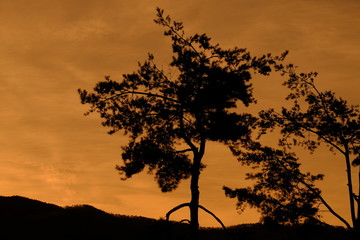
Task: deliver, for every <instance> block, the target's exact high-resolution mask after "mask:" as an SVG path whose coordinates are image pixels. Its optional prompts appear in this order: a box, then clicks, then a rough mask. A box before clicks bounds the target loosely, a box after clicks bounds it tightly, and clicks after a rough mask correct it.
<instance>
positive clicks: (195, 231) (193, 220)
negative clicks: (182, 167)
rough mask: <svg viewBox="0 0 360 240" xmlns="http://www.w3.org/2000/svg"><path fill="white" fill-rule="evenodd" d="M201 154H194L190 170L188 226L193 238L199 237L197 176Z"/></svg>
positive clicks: (195, 239)
mask: <svg viewBox="0 0 360 240" xmlns="http://www.w3.org/2000/svg"><path fill="white" fill-rule="evenodd" d="M200 163H201V156H199V154H195V156H194V162H193V166H192V171H191V183H190V190H191V201H190V226H191V235H192V239H193V240H197V239H198V238H199V198H200V191H199V176H200V166H201V164H200Z"/></svg>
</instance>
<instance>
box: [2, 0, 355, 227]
mask: <svg viewBox="0 0 360 240" xmlns="http://www.w3.org/2000/svg"><path fill="white" fill-rule="evenodd" d="M156 6H159V7H161V8H165V9H166V11H167V12H168V13H169V14H170V15H171V16H172V17H173V18H174V19H177V20H181V21H183V22H184V25H185V28H186V29H187V30H188V32H190V33H195V32H198V33H207V34H208V35H209V36H210V37H212V39H213V41H214V42H218V43H220V44H221V45H222V46H223V47H224V48H228V47H229V48H230V47H234V46H238V47H247V48H248V49H249V50H250V51H251V52H252V53H254V54H259V55H260V54H264V53H268V52H271V53H274V54H280V53H281V52H282V51H283V50H290V55H289V57H288V60H289V61H291V62H294V63H295V64H296V65H298V66H300V69H301V70H303V71H312V70H315V71H317V72H319V73H320V75H319V78H318V86H319V88H321V89H323V90H328V89H331V90H333V91H335V92H336V93H337V94H338V95H339V96H342V97H344V98H345V99H347V100H348V101H349V102H350V103H352V104H359V103H360V96H359V93H358V92H359V79H358V76H359V75H360V63H359V60H360V46H359V43H360V1H358V0H343V1H339V0H338V1H331V0H316V1H315V0H313V1H310V0H302V1H300V0H293V1H288V0H281V1H280V0H279V1H276V0H274V1H268V0H257V1H250V0H248V1H245V0H221V1H220V0H219V1H215V0H199V1H194V0H179V1H171V0H168V1H165V0H162V1H160V0H158V1H156V0H155V1H148V0H138V1H136V0H107V1H104V0H59V1H52V0H32V1H27V0H1V1H0V23H1V28H0V32H1V34H0V56H1V57H0V100H1V104H0V113H1V118H0V129H1V134H0V146H1V147H0V195H5V196H9V195H21V196H26V197H30V198H35V199H39V200H42V201H46V202H51V203H55V204H58V205H61V206H65V205H73V204H81V203H86V204H91V205H93V206H95V207H97V208H100V209H103V210H105V211H109V212H112V213H119V214H129V215H142V216H147V217H153V218H159V217H164V215H165V213H166V211H167V210H169V209H170V208H172V207H173V206H175V205H177V204H180V203H182V202H187V201H189V191H188V189H189V187H188V185H189V182H188V181H184V182H183V183H182V184H181V185H180V187H179V189H177V190H176V191H174V192H172V193H166V194H164V193H161V192H160V190H159V188H158V187H157V184H156V182H155V181H154V180H153V177H152V176H149V175H146V174H145V173H144V174H140V175H138V176H134V177H133V178H132V179H129V180H127V181H125V182H123V181H120V177H119V175H118V173H117V172H116V170H115V165H116V164H121V149H120V146H121V145H123V144H124V143H125V142H126V141H127V139H126V137H123V136H121V135H117V136H115V135H114V136H109V135H107V134H106V132H107V130H108V129H105V128H104V127H102V126H101V124H100V119H99V117H98V116H96V115H92V116H89V117H84V115H83V113H84V112H85V111H86V109H87V106H83V105H81V104H80V100H79V96H78V94H77V89H78V88H83V89H91V88H92V87H93V86H94V85H95V83H96V82H98V81H100V80H103V77H104V76H105V75H111V76H112V78H113V79H114V80H116V79H118V80H120V79H121V74H123V73H130V72H132V71H134V70H136V68H137V61H142V60H145V59H146V56H147V53H148V52H152V53H154V55H155V57H156V59H158V61H159V63H160V64H163V66H164V68H166V63H167V62H169V60H170V58H169V56H170V55H169V53H170V45H169V44H170V42H169V41H168V39H166V38H165V37H163V35H162V32H163V29H162V28H161V27H159V26H157V25H156V24H154V23H153V21H152V19H154V17H155V7H156ZM266 80H267V81H264V82H256V83H255V97H256V98H258V101H259V103H258V105H257V106H256V109H260V108H268V107H277V106H281V104H283V97H284V96H285V95H286V89H285V88H284V87H282V86H281V82H282V80H283V79H281V77H279V76H275V77H273V78H271V79H266ZM299 156H301V157H302V159H303V168H304V169H305V170H311V171H313V172H314V173H325V180H324V181H323V182H322V183H321V184H320V187H321V188H322V190H323V193H324V197H325V198H326V199H328V201H329V203H330V204H332V205H333V206H334V208H335V209H336V210H337V211H338V212H340V213H341V214H343V215H345V217H346V219H349V217H348V210H347V209H348V205H347V195H346V192H345V190H346V185H345V184H346V183H345V168H344V163H343V162H342V159H339V158H340V155H337V156H333V155H332V154H331V153H329V152H328V151H327V150H326V149H325V148H323V149H321V150H320V151H318V152H316V153H315V154H313V155H309V154H306V153H301V154H299ZM204 162H205V164H207V166H208V167H207V168H206V169H205V170H204V171H203V173H202V175H201V179H200V191H201V196H200V198H201V199H200V201H201V204H202V205H203V206H205V207H207V208H208V209H211V210H212V211H213V212H214V213H215V214H217V215H218V216H219V217H220V218H221V219H222V220H223V222H224V223H225V224H226V225H233V224H238V223H245V222H256V221H257V220H258V217H259V215H258V214H257V213H256V211H254V210H250V211H246V212H245V213H244V214H242V215H238V214H237V212H236V209H235V200H231V199H228V198H226V197H225V196H224V193H223V191H222V186H223V185H226V186H229V187H242V186H246V184H247V183H246V181H244V180H243V179H244V173H245V172H246V169H244V167H241V166H240V164H238V163H237V162H236V159H235V158H234V157H232V155H231V154H230V153H229V151H228V150H227V149H226V148H225V147H223V146H221V145H219V144H214V143H211V144H209V145H208V147H207V153H206V155H205V158H204ZM355 189H358V188H357V186H355ZM185 214H187V212H186V210H182V213H176V214H175V215H174V217H175V218H180V217H182V215H185ZM323 216H324V219H325V220H327V221H328V222H329V223H332V224H339V225H340V223H339V222H338V221H336V219H334V218H333V217H331V215H330V214H329V213H326V212H324V213H323ZM200 224H201V225H203V226H217V224H216V222H215V221H213V220H212V219H211V218H210V216H207V215H201V219H200Z"/></svg>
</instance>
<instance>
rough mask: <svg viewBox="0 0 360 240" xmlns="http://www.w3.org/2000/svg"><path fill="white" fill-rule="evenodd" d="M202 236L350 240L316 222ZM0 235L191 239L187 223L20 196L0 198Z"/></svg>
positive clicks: (203, 236) (245, 227)
mask: <svg viewBox="0 0 360 240" xmlns="http://www.w3.org/2000/svg"><path fill="white" fill-rule="evenodd" d="M200 237H201V239H204V240H205V239H206V240H213V239H216V240H222V239H224V240H234V239H246V240H259V239H266V240H273V239H276V240H287V239H289V240H290V239H291V240H300V239H301V240H303V239H306V240H321V239H326V240H333V239H334V240H335V239H343V240H347V239H351V238H350V237H349V234H348V232H347V231H345V230H344V229H343V228H335V227H324V226H318V225H298V226H273V225H272V226H266V225H265V226H264V225H261V224H250V225H238V226H233V227H230V228H229V229H228V232H224V231H223V230H222V229H218V228H203V229H201V231H200ZM0 239H1V240H2V239H4V240H7V239H22V240H27V239H40V240H41V239H47V240H48V239H51V240H57V239H66V240H71V239H101V240H102V239H104V240H106V239H134V240H137V239H154V240H156V239H159V240H165V239H166V240H178V239H179V240H180V239H189V228H188V225H187V224H179V223H174V222H172V223H168V222H165V221H163V220H155V219H150V218H145V217H131V216H124V215H113V214H109V213H106V212H104V211H102V210H99V209H96V208H94V207H92V206H89V205H76V206H71V207H65V208H62V207H59V206H56V205H54V204H49V203H44V202H41V201H37V200H32V199H28V198H24V197H19V196H13V197H0Z"/></svg>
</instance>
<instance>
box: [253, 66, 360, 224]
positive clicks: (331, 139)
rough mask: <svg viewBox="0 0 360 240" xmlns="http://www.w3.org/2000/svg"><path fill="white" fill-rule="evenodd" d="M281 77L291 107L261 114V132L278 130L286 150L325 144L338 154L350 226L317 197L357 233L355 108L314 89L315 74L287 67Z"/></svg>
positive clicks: (358, 129)
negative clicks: (283, 78) (347, 203)
mask: <svg viewBox="0 0 360 240" xmlns="http://www.w3.org/2000/svg"><path fill="white" fill-rule="evenodd" d="M282 74H283V75H287V76H288V80H287V81H286V82H284V85H285V86H287V87H288V88H289V89H290V91H291V92H290V94H289V95H288V96H287V98H286V99H287V100H289V101H291V102H292V104H293V105H292V107H291V108H282V110H281V111H280V112H276V111H275V110H274V109H270V110H267V111H262V112H261V113H260V117H261V119H262V120H261V124H260V125H261V126H262V131H263V133H265V132H266V131H268V130H269V129H274V128H275V127H279V128H280V129H281V134H282V138H281V139H280V141H279V144H280V145H281V146H282V147H284V148H287V149H291V148H292V147H293V146H302V147H305V148H306V149H308V150H310V151H311V152H313V151H315V150H316V149H317V148H318V146H319V145H320V144H325V145H326V146H328V147H329V150H330V151H331V152H334V153H336V152H337V153H340V155H341V156H342V157H343V160H344V163H345V169H346V177H347V183H346V185H347V190H348V200H349V208H350V218H351V222H352V224H350V223H349V222H348V221H346V220H345V218H344V217H342V216H340V215H339V214H338V213H336V212H335V210H334V209H332V208H331V206H330V205H329V204H328V203H327V202H326V201H325V199H323V198H322V197H321V195H320V192H318V193H319V195H318V198H319V199H320V200H321V202H322V203H323V204H324V205H325V206H326V207H327V208H328V210H329V211H330V212H331V213H332V214H333V215H334V216H336V217H337V218H338V219H339V220H340V221H341V222H343V223H344V224H345V225H346V226H347V227H348V228H349V229H355V230H357V231H359V228H360V225H359V224H360V223H359V216H360V208H359V193H360V190H359V193H358V194H356V193H355V191H354V189H353V181H354V180H353V176H352V170H353V169H352V167H354V168H355V167H357V166H360V155H359V150H360V114H359V110H358V106H354V105H349V104H348V103H347V101H346V100H344V99H342V98H339V97H336V96H335V93H334V92H332V91H324V92H322V91H320V90H319V89H318V88H317V87H316V86H315V78H316V76H317V73H316V72H310V73H300V74H298V73H296V68H295V67H294V66H293V65H291V64H290V65H287V66H285V67H284V68H283V69H282ZM354 170H355V169H354ZM359 170H360V169H358V171H359ZM359 181H360V171H359ZM309 189H310V190H311V189H312V188H311V187H310V188H309Z"/></svg>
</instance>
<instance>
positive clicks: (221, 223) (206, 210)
mask: <svg viewBox="0 0 360 240" xmlns="http://www.w3.org/2000/svg"><path fill="white" fill-rule="evenodd" d="M199 208H201V209H202V210H204V211H205V212H207V213H208V214H210V215H211V216H213V218H215V220H216V221H218V222H219V223H220V225H221V226H222V228H223V229H224V230H227V228H226V227H225V225H224V224H223V222H222V221H221V220H220V218H218V217H217V216H216V215H215V214H214V213H212V212H210V211H209V210H208V209H206V208H204V207H203V206H201V205H199Z"/></svg>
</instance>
